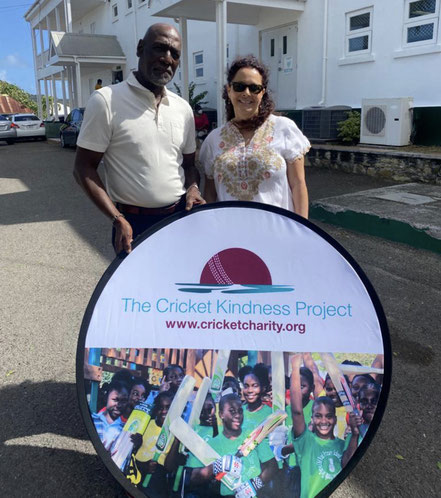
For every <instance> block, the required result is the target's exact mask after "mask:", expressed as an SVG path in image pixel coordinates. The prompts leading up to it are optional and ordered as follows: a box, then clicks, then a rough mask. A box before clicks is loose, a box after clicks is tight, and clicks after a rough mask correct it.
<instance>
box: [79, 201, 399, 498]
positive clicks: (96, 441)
mask: <svg viewBox="0 0 441 498" xmlns="http://www.w3.org/2000/svg"><path fill="white" fill-rule="evenodd" d="M231 208H234V209H237V208H240V209H251V210H259V211H262V212H270V213H274V214H277V215H280V216H282V217H285V218H289V219H291V220H294V221H295V222H297V223H298V224H300V225H302V226H304V227H306V228H307V229H309V230H311V231H312V232H314V233H315V234H316V235H318V236H319V237H320V238H321V239H324V241H325V242H327V243H328V244H329V245H330V246H332V248H333V249H335V250H336V251H337V252H338V253H339V255H340V256H341V257H342V258H343V259H344V260H345V261H346V262H347V264H348V265H349V266H350V267H351V268H352V270H353V271H354V272H355V274H356V275H357V276H358V278H359V279H360V280H361V282H362V284H363V286H364V289H365V290H366V292H367V294H368V296H369V299H370V301H371V303H372V306H373V308H374V310H375V315H376V318H377V320H378V324H379V328H380V332H381V339H382V345H383V354H384V375H383V381H382V385H381V391H380V395H379V399H378V404H377V407H376V410H375V413H374V416H373V418H372V421H371V423H370V424H369V429H368V431H367V433H366V435H365V437H364V438H363V439H362V441H361V443H359V445H358V447H357V449H356V451H355V453H354V454H353V456H352V457H351V458H350V460H349V462H348V463H347V465H346V466H345V467H344V468H343V469H342V470H341V471H340V472H339V473H338V474H337V475H336V477H334V478H333V480H332V481H331V482H330V483H329V484H328V485H327V486H326V487H325V488H324V489H323V490H322V491H321V492H319V493H318V494H317V496H320V497H322V496H329V495H330V494H331V493H332V492H333V491H334V490H335V489H336V488H337V487H338V486H339V485H340V484H341V483H342V482H343V481H344V479H346V477H347V476H348V475H349V473H350V472H351V471H352V470H353V468H354V467H355V466H356V465H357V463H358V462H359V461H360V459H361V457H362V456H363V454H364V453H365V451H366V450H367V448H368V447H369V445H370V443H371V441H372V439H373V437H374V435H375V433H376V431H377V429H378V427H379V425H380V422H381V420H382V417H383V414H384V411H385V408H386V403H387V398H388V395H389V390H390V384H391V376H392V351H391V343H390V336H389V330H388V326H387V321H386V317H385V314H384V311H383V308H382V305H381V303H380V300H379V298H378V296H377V293H376V292H375V290H374V288H373V286H372V284H371V283H370V281H369V279H368V278H367V276H366V275H365V273H364V271H363V270H362V269H361V267H360V266H359V264H358V263H357V262H356V261H355V259H354V258H353V257H352V256H351V255H350V254H349V253H348V251H347V250H346V249H344V248H343V246H341V244H340V243H338V242H337V241H336V240H335V239H334V238H333V237H331V236H330V235H329V234H327V233H326V232H325V231H324V230H322V229H321V228H319V227H318V226H316V225H314V224H313V223H311V222H310V221H308V220H306V219H305V218H303V217H301V216H298V215H296V214H295V213H292V212H289V211H286V210H284V209H281V208H278V207H275V206H270V205H265V204H259V203H253V202H238V201H228V202H222V203H213V204H208V205H204V206H200V207H196V208H194V209H192V210H191V211H189V212H183V213H177V214H174V215H171V216H170V217H168V218H167V219H165V220H164V221H162V222H160V223H158V224H156V225H154V226H153V227H152V228H150V229H149V230H147V231H146V232H144V233H143V234H142V235H141V236H139V237H138V238H137V239H136V241H135V242H134V243H133V245H132V247H133V251H134V252H135V253H136V249H137V247H138V246H139V245H141V244H142V243H144V242H145V241H146V240H148V239H149V238H150V237H152V236H153V235H154V234H155V233H157V232H158V231H160V230H161V229H163V228H165V227H167V226H169V225H171V224H173V223H174V222H176V221H178V220H180V219H182V218H186V217H190V218H191V217H192V216H194V215H197V214H198V213H201V212H203V211H212V210H218V209H227V210H228V209H231ZM133 251H132V253H133ZM215 256H217V255H215ZM236 256H237V255H236ZM127 257H130V254H129V255H127V254H125V253H120V254H119V255H117V256H116V257H115V259H114V260H113V262H112V263H111V264H110V266H109V267H108V269H107V270H106V271H105V272H104V274H103V276H102V277H101V279H100V281H99V282H98V284H97V286H96V288H95V290H94V292H93V294H92V297H91V299H90V301H89V304H88V306H87V309H86V311H85V314H84V318H83V321H82V324H81V329H80V334H79V339H78V346H77V356H76V383H77V394H78V400H79V407H80V411H81V414H82V417H83V420H84V423H85V426H86V429H87V432H88V434H89V437H90V439H91V441H92V443H93V445H94V447H95V450H96V452H97V454H98V455H99V457H100V458H101V459H102V461H103V463H104V464H105V466H106V468H107V470H108V471H109V472H110V473H111V475H112V476H113V477H114V478H115V479H116V480H117V481H118V482H119V484H120V485H121V486H122V487H123V488H124V489H125V490H126V491H127V492H128V493H129V494H130V495H131V496H133V497H134V498H144V497H145V496H151V497H152V498H154V495H152V494H147V493H146V492H142V491H140V490H139V489H138V488H137V487H136V486H135V485H134V484H132V483H131V482H130V481H129V480H128V479H127V478H126V477H125V475H124V474H123V472H122V471H121V470H120V469H119V468H118V466H117V465H116V464H115V463H114V461H113V460H112V458H111V456H110V453H109V452H108V451H106V449H105V448H104V446H103V443H102V442H101V440H100V438H99V436H98V433H97V430H96V429H95V425H94V422H93V421H92V418H91V411H90V409H89V404H88V399H87V392H86V384H85V370H84V365H85V347H86V337H87V333H88V331H89V327H90V324H91V320H92V316H93V312H94V310H95V307H96V305H97V302H98V300H99V298H100V296H101V295H102V293H103V291H104V289H105V288H106V285H107V284H108V282H109V280H110V279H111V278H112V276H113V275H114V273H115V272H116V270H117V269H118V268H119V266H120V265H121V263H122V262H123V261H124V260H125V259H126V258H127ZM210 261H211V260H210ZM210 261H208V262H207V265H209V263H210ZM219 264H220V263H219ZM207 265H206V267H208V266H207ZM213 268H214V270H213V271H214V272H215V271H216V266H214V267H213ZM220 268H221V269H222V268H223V267H222V266H221V267H220ZM204 271H205V278H211V277H210V276H208V277H207V271H206V269H205V270H204ZM213 271H212V272H211V273H213ZM208 273H210V272H208ZM210 275H211V274H210ZM244 278H245V277H244ZM207 281H208V282H209V280H207ZM218 282H222V283H224V284H226V282H224V281H219V280H218ZM182 285H184V284H182ZM200 285H203V283H202V280H201V284H200ZM204 285H206V284H204ZM315 351H320V348H319V347H318V348H316V350H315Z"/></svg>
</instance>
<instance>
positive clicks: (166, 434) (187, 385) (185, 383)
mask: <svg viewBox="0 0 441 498" xmlns="http://www.w3.org/2000/svg"><path fill="white" fill-rule="evenodd" d="M195 383H196V380H195V379H194V378H193V377H192V376H191V375H186V376H185V377H184V379H183V380H182V382H181V385H180V386H179V389H178V390H177V392H176V394H175V397H174V398H173V401H172V404H171V405H170V408H169V410H168V413H167V416H166V417H165V420H164V424H163V425H162V429H161V432H160V433H159V436H158V439H157V441H156V450H155V454H154V455H153V460H154V461H155V462H157V461H158V460H159V457H160V456H161V454H162V453H164V452H165V450H166V449H167V448H168V446H169V444H170V443H171V440H172V438H173V434H172V433H171V432H170V424H171V422H173V420H175V419H177V418H180V417H181V415H182V412H183V411H184V409H185V405H186V404H187V401H188V398H189V397H190V395H191V393H192V392H193V388H194V385H195ZM151 477H152V474H147V475H146V477H145V479H144V482H143V483H142V486H143V487H144V488H146V487H147V486H148V484H149V482H150V479H151Z"/></svg>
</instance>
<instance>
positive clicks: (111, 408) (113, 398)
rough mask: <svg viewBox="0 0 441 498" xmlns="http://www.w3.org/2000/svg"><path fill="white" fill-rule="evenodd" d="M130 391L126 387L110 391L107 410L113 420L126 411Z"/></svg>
mask: <svg viewBox="0 0 441 498" xmlns="http://www.w3.org/2000/svg"><path fill="white" fill-rule="evenodd" d="M128 398H129V393H128V392H127V390H126V389H122V390H121V391H115V390H114V391H110V393H109V396H108V397H107V406H106V410H107V413H108V414H109V417H110V418H111V419H112V420H116V419H117V418H118V417H119V416H121V414H122V413H123V412H124V410H125V409H126V406H127V401H128Z"/></svg>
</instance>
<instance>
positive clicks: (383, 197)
mask: <svg viewBox="0 0 441 498" xmlns="http://www.w3.org/2000/svg"><path fill="white" fill-rule="evenodd" d="M310 217H311V219H313V220H314V219H316V220H319V221H323V222H325V223H331V224H333V225H338V226H341V227H343V228H348V229H351V230H356V231H358V232H362V233H366V234H369V235H375V236H377V237H383V238H385V239H388V240H393V241H396V242H404V243H406V244H409V245H411V246H413V247H417V248H420V249H427V250H430V251H434V252H438V253H440V254H441V187H440V186H437V185H430V184H421V183H405V184H402V185H393V186H388V187H382V188H374V189H370V190H363V191H360V192H355V193H350V194H344V195H338V196H335V197H327V198H323V199H317V200H315V201H314V202H312V203H311V208H310Z"/></svg>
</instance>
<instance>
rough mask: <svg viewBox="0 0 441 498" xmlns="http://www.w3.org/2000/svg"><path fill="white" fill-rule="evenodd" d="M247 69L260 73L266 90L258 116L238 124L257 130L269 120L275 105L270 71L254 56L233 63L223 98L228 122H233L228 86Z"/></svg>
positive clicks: (232, 108)
mask: <svg viewBox="0 0 441 498" xmlns="http://www.w3.org/2000/svg"><path fill="white" fill-rule="evenodd" d="M245 67H250V68H253V69H256V70H257V71H259V73H260V75H261V76H262V85H263V88H264V89H265V93H264V94H263V97H262V101H261V103H260V106H259V112H258V114H257V116H254V117H253V118H251V119H247V120H243V121H238V122H237V124H238V125H239V127H240V128H241V129H256V128H259V126H261V125H262V124H263V123H264V122H265V121H266V120H267V119H268V117H269V116H270V114H271V113H272V112H273V111H274V108H275V104H274V101H273V99H272V98H271V95H270V93H269V90H268V80H269V70H268V68H267V67H266V66H265V65H264V64H262V63H261V62H260V61H259V60H258V59H257V58H256V57H254V55H247V56H245V57H238V58H237V59H235V60H234V61H233V63H232V64H231V66H230V68H229V70H228V73H227V85H225V86H224V91H223V93H222V98H223V99H224V100H225V111H226V117H227V121H231V120H232V119H233V118H234V107H233V104H232V103H231V100H230V98H229V97H228V86H230V85H231V82H232V81H233V79H234V77H235V76H236V73H237V71H239V69H242V68H245Z"/></svg>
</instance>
